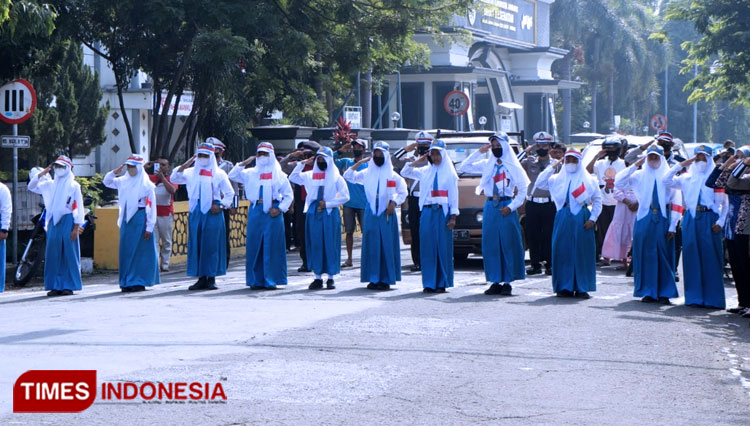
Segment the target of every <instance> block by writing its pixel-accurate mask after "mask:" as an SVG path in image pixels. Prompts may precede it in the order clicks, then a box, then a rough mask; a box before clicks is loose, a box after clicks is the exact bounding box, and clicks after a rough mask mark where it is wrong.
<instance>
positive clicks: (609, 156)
mask: <svg viewBox="0 0 750 426" xmlns="http://www.w3.org/2000/svg"><path fill="white" fill-rule="evenodd" d="M618 158H620V156H619V155H617V152H616V151H610V152H608V153H607V159H609V161H615V160H617V159H618Z"/></svg>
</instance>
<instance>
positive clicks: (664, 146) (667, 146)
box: [659, 144, 673, 157]
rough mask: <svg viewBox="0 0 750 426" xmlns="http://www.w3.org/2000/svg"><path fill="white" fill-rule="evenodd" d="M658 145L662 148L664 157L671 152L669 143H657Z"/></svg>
mask: <svg viewBox="0 0 750 426" xmlns="http://www.w3.org/2000/svg"><path fill="white" fill-rule="evenodd" d="M659 146H661V147H662V149H663V150H664V156H665V157H669V153H670V152H672V146H673V145H670V144H659Z"/></svg>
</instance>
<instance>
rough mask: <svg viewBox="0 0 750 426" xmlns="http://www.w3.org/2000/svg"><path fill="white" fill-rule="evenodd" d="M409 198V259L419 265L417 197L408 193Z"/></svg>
mask: <svg viewBox="0 0 750 426" xmlns="http://www.w3.org/2000/svg"><path fill="white" fill-rule="evenodd" d="M408 199H409V211H408V215H409V232H410V233H411V260H412V262H414V264H415V265H421V263H420V257H419V218H420V217H421V215H422V212H421V211H420V210H419V197H415V196H413V195H410V196H409V197H408Z"/></svg>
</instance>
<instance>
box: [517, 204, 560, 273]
mask: <svg viewBox="0 0 750 426" xmlns="http://www.w3.org/2000/svg"><path fill="white" fill-rule="evenodd" d="M556 212H557V209H556V208H555V203H553V202H551V201H550V202H549V203H535V202H533V201H528V202H526V220H525V223H524V233H525V234H526V245H527V246H528V247H529V256H530V257H531V267H532V268H533V269H540V268H541V267H542V265H541V263H542V262H546V267H547V269H550V268H552V228H553V227H554V224H555V213H556Z"/></svg>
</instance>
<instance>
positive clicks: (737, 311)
mask: <svg viewBox="0 0 750 426" xmlns="http://www.w3.org/2000/svg"><path fill="white" fill-rule="evenodd" d="M745 309H746V308H744V307H742V306H738V307H736V308H729V309H727V312H729V313H730V314H741V313H744V312H745Z"/></svg>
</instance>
